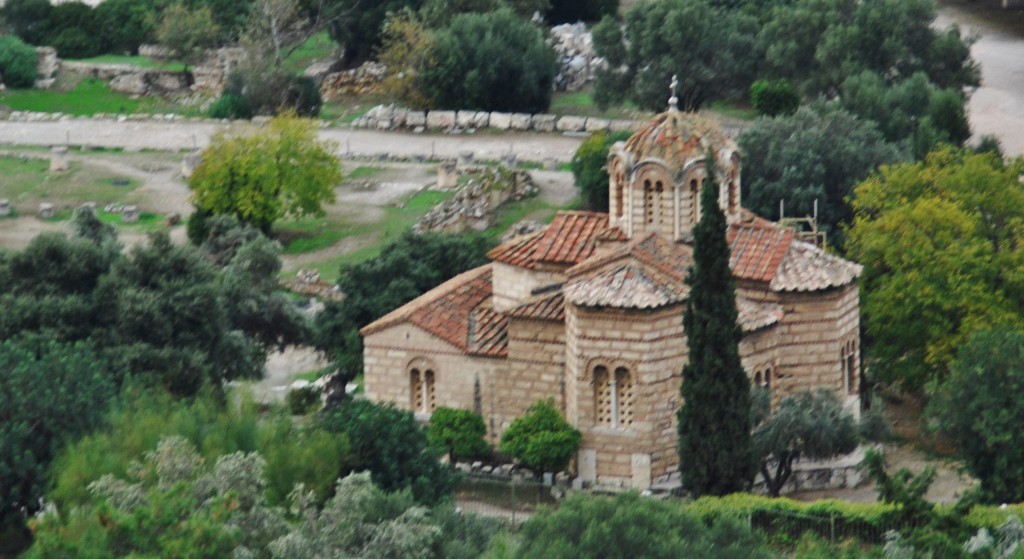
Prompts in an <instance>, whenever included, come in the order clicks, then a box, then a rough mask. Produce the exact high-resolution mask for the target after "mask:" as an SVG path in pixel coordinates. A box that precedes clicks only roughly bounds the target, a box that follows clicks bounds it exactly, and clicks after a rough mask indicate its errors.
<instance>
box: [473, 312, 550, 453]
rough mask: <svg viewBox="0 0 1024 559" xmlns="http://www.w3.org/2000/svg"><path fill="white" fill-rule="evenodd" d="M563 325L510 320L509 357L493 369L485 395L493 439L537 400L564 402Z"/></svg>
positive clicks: (490, 432)
mask: <svg viewBox="0 0 1024 559" xmlns="http://www.w3.org/2000/svg"><path fill="white" fill-rule="evenodd" d="M564 378H565V325H564V324H563V323H562V322H554V321H543V320H523V319H513V320H511V321H510V323H509V326H508V359H507V360H506V362H505V364H504V366H503V367H501V368H500V369H498V370H497V371H496V374H495V376H494V384H493V387H492V388H491V389H490V390H489V391H488V392H489V394H488V398H492V399H493V405H492V406H491V409H492V410H493V412H492V415H491V416H490V417H488V416H485V417H484V420H485V421H487V422H488V431H489V434H490V435H491V436H492V442H493V443H494V444H495V445H497V443H498V441H499V440H500V439H501V434H502V433H504V432H505V429H507V428H508V426H509V425H510V424H511V423H512V421H513V420H515V419H516V418H517V417H520V416H521V415H523V413H524V412H525V411H526V409H527V408H529V407H530V406H531V405H532V404H534V403H535V402H537V401H538V400H541V399H545V398H553V399H554V400H555V405H556V406H558V407H559V408H560V409H562V408H564V405H565V389H564Z"/></svg>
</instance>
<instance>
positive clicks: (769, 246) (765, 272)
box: [729, 220, 794, 282]
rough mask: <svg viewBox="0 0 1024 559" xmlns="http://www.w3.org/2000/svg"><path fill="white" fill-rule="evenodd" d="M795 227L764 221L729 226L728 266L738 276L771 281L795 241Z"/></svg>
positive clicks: (739, 277)
mask: <svg viewBox="0 0 1024 559" xmlns="http://www.w3.org/2000/svg"><path fill="white" fill-rule="evenodd" d="M793 236H794V232H793V230H792V229H788V228H783V227H779V226H777V225H774V224H771V223H770V222H767V221H764V220H755V221H752V222H749V223H737V224H733V225H732V226H731V227H729V245H730V247H731V249H732V253H731V255H730V258H729V266H730V267H731V268H732V273H733V275H734V276H736V278H738V279H745V280H753V281H764V282H770V281H772V278H773V277H775V272H776V271H777V270H778V269H779V264H781V263H782V259H783V258H784V257H785V256H786V252H787V251H788V250H789V245H790V244H791V243H792V242H793Z"/></svg>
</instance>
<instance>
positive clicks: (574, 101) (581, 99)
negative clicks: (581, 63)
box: [548, 90, 650, 119]
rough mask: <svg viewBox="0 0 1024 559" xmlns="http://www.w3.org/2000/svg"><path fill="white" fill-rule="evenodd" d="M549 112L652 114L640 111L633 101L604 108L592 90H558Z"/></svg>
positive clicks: (612, 115)
mask: <svg viewBox="0 0 1024 559" xmlns="http://www.w3.org/2000/svg"><path fill="white" fill-rule="evenodd" d="M548 112H550V113H552V114H556V115H559V116H564V115H573V116H592V117H596V118H607V119H620V118H623V119H632V118H644V117H645V116H649V115H650V113H647V112H644V111H640V110H639V109H637V107H636V105H633V104H631V103H625V104H623V105H618V106H614V107H606V108H604V109H602V108H601V107H598V106H597V104H596V103H595V102H594V94H593V92H592V91H590V90H584V91H576V92H572V93H570V92H556V93H555V94H554V95H552V97H551V107H550V108H549V109H548Z"/></svg>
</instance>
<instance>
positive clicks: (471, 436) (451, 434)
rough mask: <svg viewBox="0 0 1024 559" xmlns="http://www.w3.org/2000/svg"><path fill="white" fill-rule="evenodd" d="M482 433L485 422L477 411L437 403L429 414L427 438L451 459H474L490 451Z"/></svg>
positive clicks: (484, 431) (485, 430)
mask: <svg viewBox="0 0 1024 559" xmlns="http://www.w3.org/2000/svg"><path fill="white" fill-rule="evenodd" d="M486 434H487V426H486V425H484V418H483V416H481V415H480V414H478V413H474V412H471V411H469V410H459V409H453V408H444V407H441V408H437V409H436V410H434V413H433V414H431V416H430V429H429V430H428V431H427V439H428V440H429V441H430V444H432V445H433V446H435V447H437V448H440V449H442V450H444V452H445V453H446V454H447V455H448V457H449V458H451V459H452V460H475V459H478V458H484V457H486V456H487V455H488V454H490V452H491V447H490V446H488V444H487V441H485V440H484V436H485V435H486Z"/></svg>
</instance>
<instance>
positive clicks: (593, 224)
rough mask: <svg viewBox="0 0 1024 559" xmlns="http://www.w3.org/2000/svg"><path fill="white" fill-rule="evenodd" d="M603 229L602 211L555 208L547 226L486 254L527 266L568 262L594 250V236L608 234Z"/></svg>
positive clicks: (497, 259)
mask: <svg viewBox="0 0 1024 559" xmlns="http://www.w3.org/2000/svg"><path fill="white" fill-rule="evenodd" d="M607 230H608V214H606V213H597V212H558V215H556V216H555V219H554V220H553V221H552V222H551V225H548V226H547V228H545V229H542V230H540V231H537V232H536V233H533V234H530V235H524V236H522V237H517V238H515V239H512V240H511V241H509V242H507V243H504V244H502V245H501V246H499V247H497V248H495V249H493V250H491V252H489V253H488V254H487V256H488V257H489V258H490V259H491V260H493V261H495V262H501V263H503V264H510V265H512V266H519V267H521V268H527V269H534V268H535V267H537V265H538V264H555V265H569V266H571V265H573V264H576V263H578V262H582V261H583V260H586V259H587V258H589V257H590V256H591V255H592V254H594V248H595V246H596V244H597V241H598V239H599V238H604V237H607V236H608V235H609V233H607ZM611 235H612V237H613V238H614V236H615V235H614V234H611Z"/></svg>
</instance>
